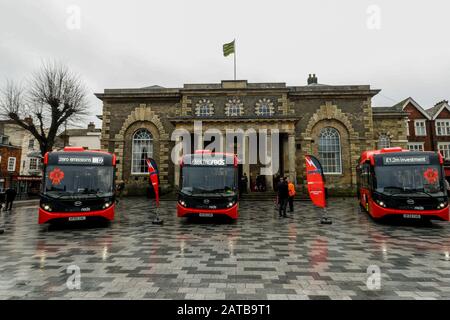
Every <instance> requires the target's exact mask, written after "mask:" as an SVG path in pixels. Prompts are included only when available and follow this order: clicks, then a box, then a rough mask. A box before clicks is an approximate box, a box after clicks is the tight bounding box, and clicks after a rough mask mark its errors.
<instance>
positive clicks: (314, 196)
mask: <svg viewBox="0 0 450 320" xmlns="http://www.w3.org/2000/svg"><path fill="white" fill-rule="evenodd" d="M305 168H306V181H307V183H308V194H309V197H310V198H311V201H312V203H313V204H314V205H315V206H316V207H319V208H323V214H322V218H321V219H320V223H321V224H332V223H333V222H332V221H331V218H329V217H328V211H327V198H328V192H327V189H326V188H325V175H324V174H323V168H322V164H321V163H320V161H319V159H317V158H316V157H314V156H312V155H305Z"/></svg>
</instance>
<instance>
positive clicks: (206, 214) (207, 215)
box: [198, 213, 213, 218]
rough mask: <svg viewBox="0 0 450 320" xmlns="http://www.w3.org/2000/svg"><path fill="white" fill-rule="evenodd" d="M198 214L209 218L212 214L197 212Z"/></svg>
mask: <svg viewBox="0 0 450 320" xmlns="http://www.w3.org/2000/svg"><path fill="white" fill-rule="evenodd" d="M198 216H199V217H203V218H211V217H212V216H213V214H212V213H199V215H198Z"/></svg>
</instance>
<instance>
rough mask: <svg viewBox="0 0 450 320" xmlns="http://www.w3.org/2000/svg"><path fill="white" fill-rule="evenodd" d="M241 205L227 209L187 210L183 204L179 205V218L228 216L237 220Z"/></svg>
mask: <svg viewBox="0 0 450 320" xmlns="http://www.w3.org/2000/svg"><path fill="white" fill-rule="evenodd" d="M238 207H239V204H237V203H236V204H235V205H234V206H232V207H231V208H227V209H197V208H186V207H183V206H182V205H181V204H179V203H177V216H178V217H188V216H199V215H200V214H212V215H213V216H228V217H230V218H231V219H237V218H238V216H239V213H238Z"/></svg>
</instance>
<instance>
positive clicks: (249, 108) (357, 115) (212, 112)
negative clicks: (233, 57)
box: [96, 75, 407, 193]
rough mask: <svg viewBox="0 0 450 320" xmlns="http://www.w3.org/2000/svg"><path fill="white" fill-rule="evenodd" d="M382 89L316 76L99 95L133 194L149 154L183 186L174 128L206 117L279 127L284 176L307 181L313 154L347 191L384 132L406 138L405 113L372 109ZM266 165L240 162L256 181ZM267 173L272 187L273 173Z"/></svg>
mask: <svg viewBox="0 0 450 320" xmlns="http://www.w3.org/2000/svg"><path fill="white" fill-rule="evenodd" d="M378 92H379V90H374V89H372V88H371V87H370V86H369V85H324V84H320V83H318V81H317V77H316V76H315V75H310V76H309V78H308V80H307V84H306V85H303V86H287V85H286V84H285V83H248V82H247V81H222V82H221V83H210V84H185V85H184V86H183V87H182V88H163V87H160V86H152V87H146V88H138V89H105V90H104V92H103V93H97V94H96V96H97V97H98V98H99V99H101V100H102V101H103V114H102V120H103V124H102V126H103V127H102V136H101V147H102V149H104V150H107V151H109V152H114V153H115V154H116V155H117V157H118V160H119V163H118V167H117V176H118V178H119V179H123V180H124V181H125V183H126V184H127V190H128V192H129V193H141V192H143V190H145V187H146V185H147V183H148V174H147V172H146V167H145V162H144V161H143V159H145V158H146V157H152V158H154V159H155V160H156V162H157V164H158V166H159V169H160V179H161V184H162V186H163V188H166V189H172V188H176V187H177V186H178V179H179V166H178V163H173V161H172V158H171V152H172V149H173V147H174V145H175V142H176V141H175V140H176V139H175V138H173V137H172V133H173V132H174V130H176V129H183V130H185V131H187V132H190V133H193V131H194V121H201V123H202V129H203V131H206V130H208V129H215V130H219V131H220V132H222V133H225V132H226V131H227V130H243V131H244V132H248V130H250V129H254V130H256V131H260V130H267V131H268V133H269V135H270V134H271V132H278V133H279V135H278V138H277V139H279V150H278V151H277V152H278V156H279V159H280V165H279V170H278V172H277V173H278V174H281V175H287V176H289V177H290V178H291V179H293V180H294V181H296V183H297V185H299V187H301V186H304V184H305V179H306V178H305V172H304V157H303V156H304V155H305V154H313V155H316V156H318V158H319V159H320V160H321V162H322V164H323V166H324V170H325V174H326V177H327V185H328V187H329V188H330V191H331V192H335V193H339V192H349V191H351V190H353V189H354V188H355V186H356V172H355V166H356V164H357V160H358V158H359V156H360V154H361V152H362V151H364V150H367V149H373V148H376V147H377V146H378V144H379V141H380V140H382V139H383V138H384V137H388V138H389V142H390V145H392V146H394V145H395V146H401V147H406V144H407V137H406V126H405V121H406V120H407V118H406V117H407V113H406V112H404V111H402V110H398V109H395V108H372V97H373V96H375V95H376V94H377V93H378ZM246 139H247V138H246ZM244 141H248V140H244ZM244 145H247V144H246V143H244ZM233 148H234V146H233ZM244 148H245V146H244ZM261 166H262V164H261V163H256V164H253V163H252V164H248V162H246V163H244V164H243V165H242V166H241V168H240V173H246V174H247V176H248V177H249V178H250V179H249V183H250V186H251V183H252V181H255V179H256V177H257V176H258V175H259V173H260V168H261ZM265 179H266V186H267V189H268V190H270V189H271V188H272V185H273V183H272V182H273V177H272V176H266V177H265Z"/></svg>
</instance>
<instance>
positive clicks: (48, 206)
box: [42, 204, 52, 212]
mask: <svg viewBox="0 0 450 320" xmlns="http://www.w3.org/2000/svg"><path fill="white" fill-rule="evenodd" d="M42 209H44V210H45V211H48V212H51V211H52V207H50V205H48V204H42Z"/></svg>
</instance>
